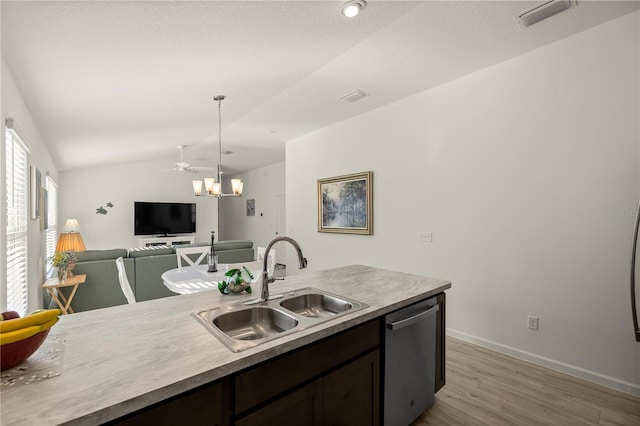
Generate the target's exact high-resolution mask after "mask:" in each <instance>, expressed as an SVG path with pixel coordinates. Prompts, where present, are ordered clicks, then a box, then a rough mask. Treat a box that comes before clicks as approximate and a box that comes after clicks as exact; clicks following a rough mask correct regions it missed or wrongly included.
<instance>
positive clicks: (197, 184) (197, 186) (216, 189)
mask: <svg viewBox="0 0 640 426" xmlns="http://www.w3.org/2000/svg"><path fill="white" fill-rule="evenodd" d="M224 98H225V96H224V95H217V96H215V97H214V98H213V100H214V101H218V181H217V182H216V178H204V189H205V192H204V193H203V192H202V181H201V180H194V181H193V182H192V183H193V192H194V194H195V195H196V196H207V197H216V198H222V197H239V196H241V195H242V185H243V183H242V181H241V180H240V179H231V191H232V193H231V194H225V193H223V192H222V100H223V99H224Z"/></svg>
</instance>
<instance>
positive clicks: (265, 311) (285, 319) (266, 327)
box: [213, 306, 298, 340]
mask: <svg viewBox="0 0 640 426" xmlns="http://www.w3.org/2000/svg"><path fill="white" fill-rule="evenodd" d="M213 324H214V325H215V326H216V327H218V329H220V331H222V332H223V333H225V334H226V335H227V336H229V337H231V338H232V339H237V340H257V339H266V338H269V337H271V336H277V335H278V334H280V333H282V332H284V331H287V330H291V329H292V328H294V327H295V326H296V325H298V320H296V319H295V318H293V317H292V316H291V315H288V314H285V313H284V312H282V311H279V310H277V309H274V308H271V307H266V306H254V307H251V308H248V309H242V310H239V311H233V312H228V313H225V314H221V315H218V316H217V317H215V318H214V320H213Z"/></svg>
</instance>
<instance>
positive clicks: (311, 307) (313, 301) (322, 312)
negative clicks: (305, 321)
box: [280, 293, 353, 318]
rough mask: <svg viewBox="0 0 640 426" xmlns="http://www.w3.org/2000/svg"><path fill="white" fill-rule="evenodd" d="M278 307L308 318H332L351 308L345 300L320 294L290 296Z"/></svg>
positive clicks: (349, 303) (350, 304) (351, 305)
mask: <svg viewBox="0 0 640 426" xmlns="http://www.w3.org/2000/svg"><path fill="white" fill-rule="evenodd" d="M280 306H282V307H283V308H285V309H287V310H289V311H291V312H295V313H296V314H298V315H302V316H304V317H308V318H323V317H332V316H335V315H337V314H340V313H343V312H346V311H348V310H349V309H352V308H353V304H352V303H351V302H349V301H347V300H345V299H342V298H340V297H337V296H331V295H328V294H320V293H310V294H300V295H298V296H292V297H289V298H287V299H285V300H283V301H282V302H280Z"/></svg>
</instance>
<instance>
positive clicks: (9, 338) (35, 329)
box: [0, 325, 42, 345]
mask: <svg viewBox="0 0 640 426" xmlns="http://www.w3.org/2000/svg"><path fill="white" fill-rule="evenodd" d="M41 331H42V330H40V326H39V325H32V326H30V327H23V328H20V329H18V330H14V331H9V332H7V333H0V345H6V344H8V343H14V342H18V341H20V340H24V339H27V338H29V337H31V336H33V335H34V334H38V333H40V332H41Z"/></svg>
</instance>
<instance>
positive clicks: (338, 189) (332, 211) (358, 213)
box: [318, 171, 373, 235]
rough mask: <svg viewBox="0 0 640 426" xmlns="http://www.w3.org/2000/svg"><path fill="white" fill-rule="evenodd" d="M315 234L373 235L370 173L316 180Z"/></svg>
mask: <svg viewBox="0 0 640 426" xmlns="http://www.w3.org/2000/svg"><path fill="white" fill-rule="evenodd" d="M318 232H333V233H341V234H364V235H373V172H371V171H368V172H362V173H354V174H350V175H344V176H336V177H331V178H325V179H318Z"/></svg>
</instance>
